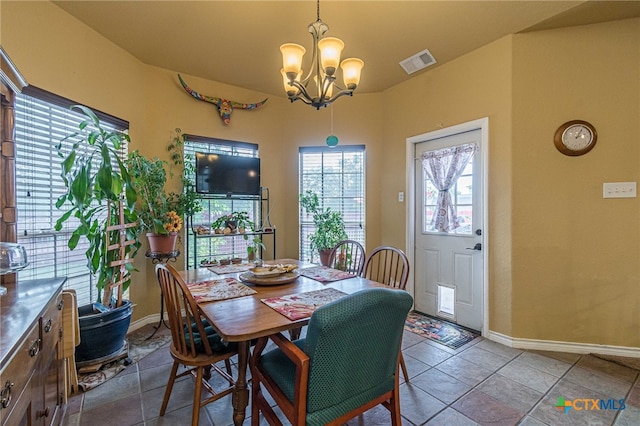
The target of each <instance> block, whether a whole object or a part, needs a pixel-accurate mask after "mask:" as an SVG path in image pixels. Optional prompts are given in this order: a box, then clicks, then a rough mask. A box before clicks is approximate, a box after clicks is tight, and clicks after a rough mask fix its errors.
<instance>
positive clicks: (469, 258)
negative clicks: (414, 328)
mask: <svg viewBox="0 0 640 426" xmlns="http://www.w3.org/2000/svg"><path fill="white" fill-rule="evenodd" d="M450 130H451V131H450V132H447V129H443V130H441V131H438V132H436V135H437V136H434V137H433V138H429V134H427V135H423V136H425V139H424V141H421V142H418V143H415V145H414V147H415V151H414V154H415V155H414V158H415V159H416V163H415V173H414V179H415V182H414V188H415V193H414V194H413V196H414V206H415V212H414V214H415V217H414V224H415V229H414V243H415V251H414V265H415V266H414V268H413V271H414V289H415V290H414V291H415V309H416V310H417V311H420V312H423V313H426V314H429V315H433V316H437V317H441V318H443V319H446V320H448V321H452V322H455V323H458V324H460V325H462V326H465V327H469V328H472V329H474V330H482V326H483V303H484V301H483V295H484V284H483V279H484V270H483V268H484V258H483V256H484V254H483V253H484V251H483V229H482V228H483V194H482V189H483V181H482V177H483V173H482V165H483V161H482V152H483V150H482V146H481V143H482V134H483V133H482V130H481V129H480V128H479V127H476V128H474V129H471V130H469V129H467V128H465V127H462V128H460V127H459V126H456V128H451V129H450ZM466 144H475V145H476V150H475V153H474V154H473V156H472V157H471V159H470V161H469V163H468V164H467V165H466V167H465V168H464V171H463V172H462V174H461V175H460V177H459V178H458V179H457V181H456V182H455V184H454V185H452V187H451V188H450V189H449V194H450V195H451V200H452V202H453V206H454V208H455V215H456V216H457V218H458V222H459V226H458V227H457V228H456V229H452V230H449V231H438V230H437V229H434V227H433V224H432V222H431V219H432V216H433V215H434V214H435V213H436V208H435V207H436V202H437V199H438V193H439V191H438V189H437V188H436V186H434V184H433V183H432V182H431V181H430V180H429V178H428V177H427V174H426V173H425V171H424V168H423V166H422V158H423V153H425V152H430V151H441V150H443V149H446V148H451V147H455V146H459V145H466Z"/></svg>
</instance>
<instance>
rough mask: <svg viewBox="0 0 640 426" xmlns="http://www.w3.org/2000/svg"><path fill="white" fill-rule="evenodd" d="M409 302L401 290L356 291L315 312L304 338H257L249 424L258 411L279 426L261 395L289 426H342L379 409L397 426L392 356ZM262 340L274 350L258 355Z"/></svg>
mask: <svg viewBox="0 0 640 426" xmlns="http://www.w3.org/2000/svg"><path fill="white" fill-rule="evenodd" d="M412 304H413V298H412V297H411V295H410V294H409V293H407V292H406V291H399V290H392V289H388V288H372V289H366V290H361V291H359V292H357V293H353V294H351V295H347V296H344V297H342V298H340V299H338V300H336V301H334V302H331V303H329V304H326V305H324V306H321V307H319V308H318V309H316V310H315V311H314V313H313V315H312V316H311V318H310V319H309V327H308V330H307V335H306V337H305V338H304V339H300V340H296V341H294V342H292V341H290V340H288V339H286V338H285V337H284V336H283V335H282V334H280V333H278V334H275V335H272V336H268V337H262V338H260V339H259V340H258V342H257V344H256V347H255V349H254V351H253V355H252V356H251V358H250V360H249V365H250V367H251V381H252V382H251V404H252V406H251V425H252V426H258V424H260V413H262V414H263V416H264V418H265V419H266V420H267V422H268V423H269V424H270V425H274V424H275V425H281V424H282V422H281V420H280V419H279V418H278V417H277V415H276V414H275V412H274V410H273V408H272V407H271V404H270V403H269V401H267V399H266V397H265V395H264V394H263V391H266V392H268V393H269V395H271V397H272V398H273V400H274V401H275V402H276V404H277V405H278V406H279V408H280V410H281V411H282V413H283V414H284V415H285V416H286V418H287V419H288V420H289V421H290V422H291V424H292V425H294V426H302V425H317V426H320V425H334V426H337V425H342V424H344V423H346V422H347V421H348V420H349V419H351V418H353V417H355V416H357V415H359V414H361V413H364V412H365V411H367V410H369V409H370V408H373V407H375V406H376V405H379V404H382V405H383V406H385V407H386V408H387V409H388V410H389V411H390V412H391V423H390V424H392V425H394V426H395V425H398V426H399V425H400V424H401V420H400V392H399V390H398V387H399V381H398V356H399V353H400V344H401V341H402V333H403V327H404V322H405V319H406V318H407V314H408V312H409V309H410V308H411V305H412ZM365 318H366V320H363V319H365ZM380 336H384V341H385V344H380ZM269 341H271V342H273V343H275V345H276V347H275V349H271V350H270V351H268V352H266V353H263V351H264V349H265V347H266V345H267V343H269ZM270 347H271V346H270Z"/></svg>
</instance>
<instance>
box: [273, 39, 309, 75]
mask: <svg viewBox="0 0 640 426" xmlns="http://www.w3.org/2000/svg"><path fill="white" fill-rule="evenodd" d="M306 51H307V50H306V49H305V48H304V47H302V46H300V45H299V44H295V43H285V44H283V45H282V46H280V52H282V68H283V69H284V72H285V74H287V75H288V76H289V79H290V80H294V79H295V76H296V75H298V74H299V73H300V72H301V71H302V57H303V56H304V54H305V52H306Z"/></svg>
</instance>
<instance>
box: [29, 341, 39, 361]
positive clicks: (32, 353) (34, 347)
mask: <svg viewBox="0 0 640 426" xmlns="http://www.w3.org/2000/svg"><path fill="white" fill-rule="evenodd" d="M38 352H40V339H36V340H35V341H34V342H33V344H32V345H31V347H30V348H29V356H30V357H32V358H33V357H34V356H36V355H38Z"/></svg>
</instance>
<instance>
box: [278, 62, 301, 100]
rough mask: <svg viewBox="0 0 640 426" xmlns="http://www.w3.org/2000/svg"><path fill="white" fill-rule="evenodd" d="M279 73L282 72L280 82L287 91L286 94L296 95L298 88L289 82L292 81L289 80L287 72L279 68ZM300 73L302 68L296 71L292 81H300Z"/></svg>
mask: <svg viewBox="0 0 640 426" xmlns="http://www.w3.org/2000/svg"><path fill="white" fill-rule="evenodd" d="M280 74H282V83H283V85H284V91H285V92H287V96H295V95H297V94H298V92H299V91H300V89H299V88H298V87H297V86H295V85H293V84H291V83H292V82H291V80H289V76H288V75H287V73H286V72H284V69H280ZM301 75H302V70H300V72H299V73H298V75H297V76H296V78H295V79H294V81H297V82H298V83H300V76H301Z"/></svg>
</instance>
